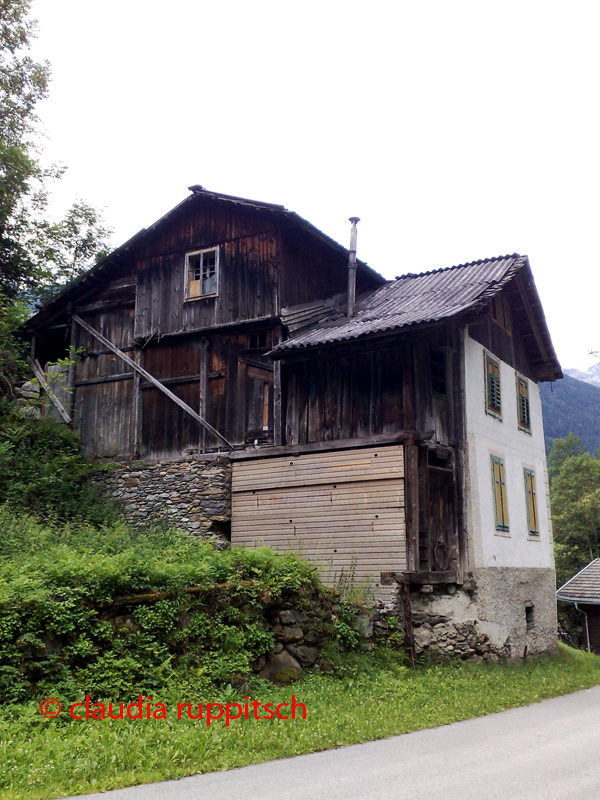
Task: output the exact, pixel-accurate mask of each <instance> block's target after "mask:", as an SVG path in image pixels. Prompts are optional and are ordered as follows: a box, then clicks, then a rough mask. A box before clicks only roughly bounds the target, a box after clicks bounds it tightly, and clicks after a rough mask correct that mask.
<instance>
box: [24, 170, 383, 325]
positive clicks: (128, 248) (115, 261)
mask: <svg viewBox="0 0 600 800" xmlns="http://www.w3.org/2000/svg"><path fill="white" fill-rule="evenodd" d="M188 188H189V190H190V192H191V193H192V194H190V195H189V196H188V197H186V198H185V200H183V201H182V202H181V203H179V204H178V205H176V206H175V207H174V208H172V209H171V210H170V211H168V212H167V213H166V214H165V215H164V216H162V217H161V218H160V219H159V220H157V221H156V222H155V223H153V224H152V225H150V227H149V228H142V230H141V231H139V232H138V233H136V234H135V235H134V236H132V237H131V239H129V240H128V241H126V242H125V244H123V245H121V246H120V247H118V248H117V249H116V250H113V252H112V253H110V255H108V256H107V257H106V258H105V259H104V260H103V261H101V262H100V263H98V264H96V266H94V267H92V268H91V269H90V270H88V271H87V272H86V273H85V274H84V275H81V276H80V277H79V278H77V279H75V280H74V281H73V282H72V283H70V284H69V285H68V286H66V287H65V288H64V289H63V290H62V291H61V292H60V293H59V294H58V295H56V297H54V298H53V299H52V300H50V301H49V302H48V303H46V304H45V305H44V306H43V308H42V309H41V310H40V311H39V312H38V313H37V314H36V315H35V316H33V317H32V318H31V319H30V320H28V322H27V323H26V324H25V326H24V328H25V329H27V328H35V327H37V326H38V325H43V324H44V323H45V321H46V319H47V318H48V317H51V316H53V314H54V313H55V312H56V310H57V309H60V308H62V307H63V306H64V305H65V304H66V303H67V302H69V301H70V300H71V299H73V298H74V297H76V296H77V295H78V293H79V292H81V291H89V290H90V288H92V287H95V286H97V287H98V288H101V287H102V286H103V284H104V281H105V273H106V272H107V271H108V270H110V269H112V268H115V267H118V266H119V265H120V264H124V263H125V262H126V261H127V260H128V259H129V257H130V256H131V255H133V254H134V253H135V250H136V248H137V247H139V246H140V245H142V244H144V243H145V242H146V240H147V239H148V238H149V237H150V236H152V235H154V234H156V233H157V232H159V231H161V230H162V229H163V228H164V227H166V226H168V225H171V224H172V223H173V222H174V221H175V220H176V219H177V218H178V217H179V216H180V215H181V214H183V213H186V212H187V211H188V210H189V209H190V208H191V207H192V205H193V204H194V203H198V202H202V201H205V202H206V201H209V202H215V203H220V204H227V205H235V206H240V207H243V208H250V209H254V210H256V211H260V212H263V213H268V214H271V215H272V216H273V217H274V218H275V219H276V220H277V221H278V222H280V223H282V224H283V225H285V226H287V227H288V228H293V229H296V230H298V231H300V232H302V233H304V234H306V235H307V236H309V237H310V238H311V239H313V240H315V241H319V242H321V243H322V244H324V245H325V246H326V247H329V248H331V250H332V251H334V252H335V253H337V254H338V255H339V256H342V257H343V258H344V259H346V260H347V259H348V250H346V248H345V247H343V246H342V245H341V244H338V242H336V241H334V240H333V239H331V238H330V237H329V236H327V235H326V234H324V233H323V232H322V231H320V230H319V229H318V228H315V226H314V225H311V224H310V222H308V221H307V220H305V219H303V218H302V217H300V216H299V215H298V214H296V213H295V212H293V211H288V209H287V208H285V207H284V206H281V205H276V204H274V203H262V202H260V201H258V200H248V199H246V198H244V197H234V196H233V195H227V194H220V193H219V192H209V191H208V190H207V189H204V187H202V186H190V187H188ZM357 264H358V269H359V270H360V271H361V272H362V273H363V274H364V275H366V276H368V277H369V278H370V279H371V281H373V282H374V283H375V284H382V283H385V278H383V277H382V276H381V275H380V274H379V273H378V272H376V271H375V270H374V269H372V267H369V265H368V264H366V263H365V262H364V261H360V260H358V261H357Z"/></svg>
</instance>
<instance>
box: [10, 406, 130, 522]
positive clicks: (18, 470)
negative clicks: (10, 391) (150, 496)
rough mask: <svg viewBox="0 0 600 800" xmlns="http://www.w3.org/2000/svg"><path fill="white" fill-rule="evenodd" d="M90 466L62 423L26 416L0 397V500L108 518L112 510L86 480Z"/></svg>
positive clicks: (35, 509) (45, 513)
mask: <svg viewBox="0 0 600 800" xmlns="http://www.w3.org/2000/svg"><path fill="white" fill-rule="evenodd" d="M92 469H93V466H92V464H91V462H90V461H89V460H88V459H86V458H85V457H84V456H83V455H82V454H81V452H80V450H79V441H78V438H77V436H76V435H75V434H74V433H73V431H71V430H70V429H69V428H67V427H66V425H59V424H58V423H56V422H54V421H53V420H52V419H43V420H42V421H35V420H32V419H26V418H24V417H23V416H22V415H21V414H20V413H18V410H17V408H16V406H15V405H14V404H13V403H11V402H8V401H6V400H4V401H3V400H2V398H0V503H8V504H10V505H11V506H12V507H13V508H14V509H19V510H23V511H27V512H28V513H33V514H36V515H38V516H39V517H41V518H50V519H55V520H64V519H85V520H88V521H89V522H91V523H95V524H101V523H103V522H107V521H109V520H110V519H114V518H115V517H116V510H115V509H114V508H113V507H112V506H111V504H110V503H109V502H108V501H107V500H105V499H104V498H103V497H102V495H101V493H100V491H99V490H98V489H97V488H96V487H94V486H93V485H91V484H90V482H89V475H90V473H91V471H92Z"/></svg>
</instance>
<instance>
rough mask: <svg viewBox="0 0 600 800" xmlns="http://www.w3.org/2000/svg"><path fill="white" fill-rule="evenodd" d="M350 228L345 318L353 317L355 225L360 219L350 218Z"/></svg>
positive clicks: (354, 297) (354, 295) (354, 296)
mask: <svg viewBox="0 0 600 800" xmlns="http://www.w3.org/2000/svg"><path fill="white" fill-rule="evenodd" d="M350 222H351V223H352V228H351V229H350V253H349V258H348V308H347V311H346V316H347V317H353V316H354V304H355V302H356V224H357V223H358V222H360V217H350Z"/></svg>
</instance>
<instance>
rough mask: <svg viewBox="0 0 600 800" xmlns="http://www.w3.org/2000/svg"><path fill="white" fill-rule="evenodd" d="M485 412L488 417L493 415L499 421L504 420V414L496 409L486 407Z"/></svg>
mask: <svg viewBox="0 0 600 800" xmlns="http://www.w3.org/2000/svg"><path fill="white" fill-rule="evenodd" d="M485 413H486V414H487V415H488V417H493V418H494V419H497V420H498V422H502V414H498V413H497V412H496V411H491V410H490V409H489V408H486V409H485Z"/></svg>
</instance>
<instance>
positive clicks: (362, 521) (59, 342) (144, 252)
mask: <svg viewBox="0 0 600 800" xmlns="http://www.w3.org/2000/svg"><path fill="white" fill-rule="evenodd" d="M191 192H192V193H191V195H190V196H189V197H188V198H187V199H186V200H185V201H184V202H183V203H181V204H180V205H179V206H177V207H176V208H175V209H173V210H172V211H171V212H169V213H168V214H167V215H166V216H165V217H163V218H162V219H161V220H159V221H158V222H157V223H155V224H154V225H153V226H151V227H150V228H148V229H145V230H143V231H141V232H140V233H139V234H137V235H136V236H135V237H133V239H131V240H130V241H129V242H127V243H126V244H125V245H123V246H122V247H121V248H119V249H118V250H116V251H115V252H114V253H113V254H112V255H111V256H109V258H107V259H106V260H105V261H104V262H102V263H101V264H99V265H98V266H96V267H95V268H94V269H92V270H91V271H90V272H89V273H88V274H87V275H86V276H84V277H83V278H82V279H80V280H79V281H78V282H76V283H75V284H74V285H72V286H71V287H69V288H68V289H67V290H65V291H64V292H63V293H62V294H61V295H59V296H58V297H57V298H56V299H55V300H53V301H52V302H51V303H49V304H48V305H47V306H46V307H45V308H44V309H42V310H41V311H40V312H39V313H38V314H37V315H36V316H35V317H34V318H33V319H32V320H30V321H29V323H28V331H29V334H30V336H31V338H32V342H33V345H32V347H33V349H34V357H36V358H38V359H39V361H40V362H41V364H44V363H45V362H47V361H49V360H54V359H56V357H57V356H59V355H61V354H63V353H64V352H65V350H66V348H67V347H68V346H69V345H70V346H72V347H75V348H78V349H81V350H82V353H83V357H82V358H81V359H80V360H79V361H78V362H77V365H76V367H75V368H73V369H72V370H71V374H70V376H69V381H70V385H71V388H72V390H73V394H72V416H73V417H74V420H75V425H76V427H77V429H78V430H79V432H80V435H81V440H82V446H83V448H84V450H85V451H86V452H88V453H90V454H91V455H94V456H100V457H104V458H111V459H113V460H123V461H124V462H126V461H130V460H132V459H138V458H141V459H145V460H158V459H160V460H163V461H164V460H169V459H176V458H180V457H182V456H184V455H190V454H199V456H201V454H210V453H214V452H216V451H218V452H221V453H227V454H228V456H229V458H230V460H231V464H232V471H233V479H232V480H233V483H232V509H233V510H232V520H231V522H232V528H231V540H232V542H233V543H234V544H244V545H247V546H254V545H256V544H261V543H262V544H266V545H269V546H272V547H274V548H275V549H279V550H287V549H294V550H297V551H299V552H301V553H303V554H304V555H306V556H307V557H308V558H312V559H315V560H316V561H318V562H319V563H321V565H323V568H324V576H325V578H326V579H329V580H334V579H335V578H336V576H339V575H340V573H342V572H345V573H346V575H348V574H349V573H352V575H353V576H355V577H356V578H358V579H362V578H367V577H371V578H373V579H374V580H375V582H376V584H377V587H378V591H379V592H380V595H381V596H382V597H383V596H385V592H386V590H385V588H384V587H383V585H381V584H382V583H383V584H384V583H386V581H387V582H388V583H389V582H392V581H398V582H400V583H404V584H408V585H410V586H412V587H413V588H415V589H416V588H418V587H424V588H423V592H424V593H427V592H429V591H430V590H431V591H433V589H432V587H435V586H442V587H448V586H453V587H455V589H456V587H459V588H460V587H469V589H470V592H471V594H470V595H469V597H470V598H471V599H468V600H465V603H466V605H467V606H468V604H469V603H471V604H473V602H474V601H473V596H474V595H473V592H475V590H476V592H477V594H476V596H477V598H478V600H477V609H478V611H477V613H478V615H479V617H478V620H479V621H478V624H479V625H480V626H483V628H484V629H485V635H486V636H490V637H495V639H494V641H497V642H499V643H500V644H498V648H499V649H501V647H504V645H505V644H506V642H507V641H509V640H510V642H511V643H512V646H513V648H516V649H517V650H518V649H522V648H523V647H529V648H530V651H535V650H543V649H547V647H549V646H551V645H552V643H553V642H554V641H555V635H556V617H555V603H554V584H553V581H554V570H553V556H552V537H551V526H550V517H549V508H548V494H547V478H546V461H545V451H544V438H543V426H542V419H541V405H540V399H539V388H538V384H539V382H540V381H553V380H556V379H558V378H560V377H562V375H561V371H560V365H559V364H558V361H557V359H556V355H555V353H554V350H553V346H552V342H551V339H550V335H549V332H548V328H547V325H546V322H545V318H544V315H543V311H542V307H541V304H540V300H539V296H538V294H537V291H536V289H535V284H534V282H533V276H532V273H531V268H530V265H529V262H528V259H527V258H526V257H525V256H519V255H517V254H515V255H512V256H505V257H500V258H492V259H486V260H481V261H477V262H473V263H470V264H464V265H459V266H456V267H451V268H449V269H441V270H436V271H434V272H428V273H421V274H411V273H409V274H405V275H402V276H401V277H400V278H397V279H396V280H393V281H386V280H384V279H383V278H382V277H381V276H380V275H379V274H378V273H376V272H375V271H374V270H372V269H370V268H369V267H368V266H367V265H366V264H365V263H363V262H361V261H358V262H357V261H356V258H355V252H354V247H353V249H352V250H351V251H350V252H349V251H347V250H345V248H343V247H341V246H340V245H338V244H336V243H335V242H333V241H332V240H331V239H329V238H328V237H326V236H325V235H324V234H322V233H321V232H320V231H318V230H317V229H315V228H314V227H313V226H311V225H310V224H309V223H307V222H306V221H305V220H303V219H301V218H300V217H298V216H297V215H296V214H293V213H291V212H289V211H287V210H286V209H284V208H283V207H282V206H276V205H271V204H267V203H257V202H253V201H249V200H244V199H240V198H235V197H229V196H225V195H220V194H216V193H213V192H208V191H206V190H204V189H203V188H202V187H199V186H195V187H191ZM354 226H355V224H354ZM349 266H350V269H349V268H348V267H349ZM355 297H356V299H355ZM382 573H383V574H384V575H383V581H382ZM436 591H437V590H436ZM463 605H464V604H463ZM457 608H458V606H457ZM465 608H466V606H465ZM499 609H503V610H504V612H503V613H504V617H506V619H505V621H504V622H502V621H500V620H499V618H498V614H499V613H500V611H499ZM526 609H530V610H529V611H526ZM531 609H533V611H532V610H531ZM507 610H508V611H507ZM471 611H472V610H471ZM471 611H470V612H468V613H471ZM463 612H464V613H467V612H466V611H465V609H464V608H463ZM463 612H461V613H463ZM457 613H458V611H457ZM534 617H535V620H536V621H535V625H533V623H532V619H534ZM506 620H508V622H507V621H506ZM486 626H487V627H486ZM502 642H503V643H504V644H502Z"/></svg>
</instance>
